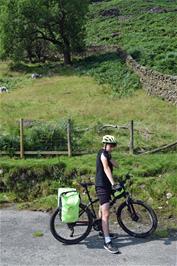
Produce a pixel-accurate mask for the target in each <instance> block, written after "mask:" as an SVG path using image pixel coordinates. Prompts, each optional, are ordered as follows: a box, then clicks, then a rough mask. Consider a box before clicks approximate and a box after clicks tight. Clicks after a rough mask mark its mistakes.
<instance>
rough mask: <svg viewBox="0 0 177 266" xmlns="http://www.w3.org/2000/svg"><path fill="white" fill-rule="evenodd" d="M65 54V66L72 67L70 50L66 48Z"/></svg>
mask: <svg viewBox="0 0 177 266" xmlns="http://www.w3.org/2000/svg"><path fill="white" fill-rule="evenodd" d="M63 54H64V64H65V65H71V64H72V62H71V53H70V50H69V49H66V48H65V49H64V51H63Z"/></svg>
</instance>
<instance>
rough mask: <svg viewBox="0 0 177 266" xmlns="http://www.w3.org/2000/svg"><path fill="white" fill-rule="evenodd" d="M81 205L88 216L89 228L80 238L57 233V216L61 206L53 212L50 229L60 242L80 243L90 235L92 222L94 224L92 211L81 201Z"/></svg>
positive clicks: (68, 243)
mask: <svg viewBox="0 0 177 266" xmlns="http://www.w3.org/2000/svg"><path fill="white" fill-rule="evenodd" d="M79 207H80V208H81V209H83V210H84V211H85V212H86V214H87V217H88V227H87V230H86V231H85V233H84V234H83V235H81V236H80V237H79V238H76V239H73V240H72V239H65V238H63V237H61V236H59V235H58V234H57V231H56V230H55V218H56V217H57V214H58V212H59V208H57V209H55V211H54V213H53V214H52V216H51V218H50V231H51V233H52V235H53V236H54V237H55V239H57V240H58V241H60V242H62V243H64V244H67V245H72V244H77V243H79V242H80V241H82V240H83V239H85V238H86V237H87V236H88V235H89V233H90V231H91V229H92V224H93V218H92V213H91V211H90V210H89V209H88V208H86V206H85V205H84V204H82V203H80V205H79Z"/></svg>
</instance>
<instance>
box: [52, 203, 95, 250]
mask: <svg viewBox="0 0 177 266" xmlns="http://www.w3.org/2000/svg"><path fill="white" fill-rule="evenodd" d="M79 208H80V209H79V219H78V221H76V222H74V223H63V222H62V221H61V219H60V209H59V208H57V209H56V210H55V211H54V213H53V214H52V216H51V218H50V231H51V233H52V235H53V236H54V237H55V238H56V239H57V240H58V241H60V242H62V243H65V244H68V245H69V244H77V243H79V242H80V241H82V240H83V239H84V238H86V237H87V236H88V234H89V233H90V231H91V229H92V223H93V219H92V214H91V212H90V210H89V209H88V208H87V207H86V206H85V205H83V204H82V203H80V205H79Z"/></svg>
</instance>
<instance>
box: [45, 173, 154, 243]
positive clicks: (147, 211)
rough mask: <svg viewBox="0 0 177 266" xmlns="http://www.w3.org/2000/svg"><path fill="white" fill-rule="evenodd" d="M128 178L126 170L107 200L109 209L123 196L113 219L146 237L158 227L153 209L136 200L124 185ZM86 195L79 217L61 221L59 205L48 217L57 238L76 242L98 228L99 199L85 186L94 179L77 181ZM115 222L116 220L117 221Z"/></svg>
mask: <svg viewBox="0 0 177 266" xmlns="http://www.w3.org/2000/svg"><path fill="white" fill-rule="evenodd" d="M130 178H131V175H130V174H126V175H125V177H124V179H123V180H122V181H120V182H119V186H118V188H117V189H116V191H113V194H112V197H111V200H110V210H111V208H112V207H113V206H115V204H116V202H117V200H118V199H120V198H124V199H125V200H124V201H123V202H122V203H121V204H120V205H119V206H118V208H117V209H116V211H115V215H116V221H117V222H118V224H119V225H120V227H121V228H122V229H123V230H124V231H125V232H126V233H128V234H129V235H131V236H133V237H140V238H145V237H147V236H149V235H151V234H152V233H153V232H154V231H155V230H156V228H157V224H158V221H157V216H156V214H155V212H154V210H153V209H152V208H151V207H150V206H148V205H147V204H146V203H145V202H143V201H141V200H135V199H133V198H132V197H131V195H130V193H129V192H128V191H127V189H126V182H127V180H129V179H130ZM79 184H80V185H81V186H82V187H83V189H84V192H85V194H86V195H87V197H88V200H89V202H88V204H84V203H83V202H82V200H81V202H80V205H79V219H78V221H76V222H74V223H67V224H66V223H65V224H64V223H62V221H61V219H60V211H61V210H60V208H59V207H58V208H57V209H56V210H55V211H54V213H53V214H52V215H51V218H50V230H51V233H52V235H53V236H54V237H55V238H56V239H57V240H58V241H60V242H62V243H65V244H77V243H79V242H80V241H82V240H83V239H85V238H86V237H87V236H88V235H89V233H90V231H91V230H92V228H93V229H94V230H95V231H101V230H102V226H101V219H98V218H97V215H96V211H95V208H94V207H95V204H98V199H92V197H91V196H90V192H89V189H88V187H90V186H94V185H95V184H94V183H93V182H80V183H79ZM117 222H116V223H117Z"/></svg>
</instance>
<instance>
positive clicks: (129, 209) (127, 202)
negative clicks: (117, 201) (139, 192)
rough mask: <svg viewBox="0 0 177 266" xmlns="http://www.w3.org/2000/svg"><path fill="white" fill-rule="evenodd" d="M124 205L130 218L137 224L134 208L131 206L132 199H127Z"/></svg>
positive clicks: (137, 217)
mask: <svg viewBox="0 0 177 266" xmlns="http://www.w3.org/2000/svg"><path fill="white" fill-rule="evenodd" d="M126 204H127V208H128V212H129V215H130V217H131V218H132V220H133V221H135V222H137V221H138V219H139V216H138V215H137V214H136V211H135V208H134V206H133V204H132V199H131V198H130V197H128V198H127V200H126Z"/></svg>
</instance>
